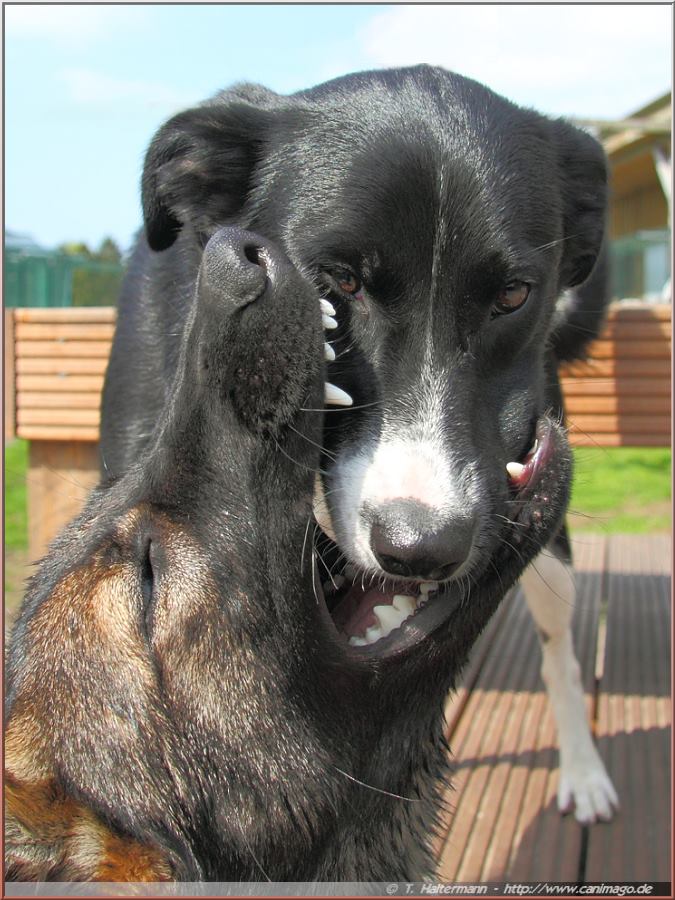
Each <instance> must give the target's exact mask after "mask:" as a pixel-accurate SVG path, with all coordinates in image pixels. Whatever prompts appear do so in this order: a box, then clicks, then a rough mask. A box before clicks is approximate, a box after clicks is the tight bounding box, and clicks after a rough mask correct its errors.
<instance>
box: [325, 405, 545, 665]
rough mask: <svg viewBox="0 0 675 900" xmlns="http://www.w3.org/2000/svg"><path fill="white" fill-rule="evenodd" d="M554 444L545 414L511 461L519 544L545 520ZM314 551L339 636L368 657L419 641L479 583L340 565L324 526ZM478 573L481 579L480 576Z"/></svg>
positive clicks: (513, 524) (508, 470) (509, 474)
mask: <svg viewBox="0 0 675 900" xmlns="http://www.w3.org/2000/svg"><path fill="white" fill-rule="evenodd" d="M555 447H556V441H555V428H554V426H553V424H552V423H551V421H550V420H549V419H547V418H545V417H542V418H541V419H540V420H539V421H538V423H537V427H536V432H535V439H534V443H533V445H532V447H531V448H530V449H529V450H528V452H527V453H526V454H525V456H524V457H523V458H522V460H521V461H520V462H509V463H508V464H507V466H506V473H507V478H508V481H509V487H510V495H511V498H512V499H514V500H516V501H517V503H516V509H517V512H515V513H514V514H513V516H514V517H513V519H511V527H513V528H515V529H516V530H518V531H519V535H518V538H519V540H518V543H520V542H521V541H522V536H523V535H522V532H523V530H525V529H526V528H527V527H528V526H529V525H531V524H532V522H539V521H541V510H540V509H539V506H540V505H541V504H542V503H544V504H545V503H547V502H548V499H549V498H548V496H547V491H546V489H545V485H546V482H547V481H548V480H549V478H550V473H549V468H550V467H549V464H550V462H551V460H552V459H553V458H554V456H555ZM540 488H541V490H540ZM507 527H508V526H507ZM315 555H316V567H315V572H316V577H315V584H316V589H317V594H318V595H320V596H321V597H322V598H323V600H324V601H325V603H326V607H327V609H328V611H329V613H330V617H331V619H332V621H333V624H334V626H335V628H336V629H337V632H338V634H339V636H340V639H341V640H342V642H343V643H345V644H347V645H349V647H350V648H353V649H354V652H355V653H357V654H364V655H366V656H368V657H372V656H377V657H380V656H389V655H391V654H392V653H398V652H401V651H403V650H406V649H408V648H409V647H412V646H413V645H415V644H417V643H418V642H419V641H421V640H422V639H424V638H425V637H426V636H427V635H429V634H431V632H432V631H434V630H435V629H436V628H437V627H438V626H439V625H441V624H443V623H444V622H447V621H448V620H449V619H450V618H451V616H453V614H454V613H455V612H456V611H457V610H458V609H459V607H460V606H461V605H462V601H463V600H465V599H467V598H468V595H469V592H470V591H471V590H472V589H473V588H474V587H476V586H477V582H476V581H475V579H471V578H456V579H452V578H451V579H449V580H447V581H443V582H437V581H421V580H405V581H397V580H395V579H393V578H391V577H389V576H385V575H384V574H383V573H382V572H366V571H364V570H358V569H356V568H355V567H354V566H352V565H351V564H350V563H347V564H346V565H345V564H343V565H342V567H340V565H339V563H338V561H339V560H341V559H342V560H343V559H344V557H343V555H342V553H341V551H340V550H339V548H338V546H337V545H336V544H335V542H334V541H333V540H332V539H331V538H330V537H328V535H326V534H325V532H323V531H322V530H321V529H320V527H317V538H316V540H315ZM486 565H487V564H486ZM487 569H489V566H487ZM483 570H486V566H484V567H483ZM477 577H478V583H479V582H480V575H478V576H477Z"/></svg>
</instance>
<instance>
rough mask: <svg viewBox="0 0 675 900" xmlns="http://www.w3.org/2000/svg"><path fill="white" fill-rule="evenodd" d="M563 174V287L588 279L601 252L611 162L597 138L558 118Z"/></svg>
mask: <svg viewBox="0 0 675 900" xmlns="http://www.w3.org/2000/svg"><path fill="white" fill-rule="evenodd" d="M553 129H554V140H555V143H556V147H557V150H558V160H559V162H558V165H559V169H560V173H561V183H562V201H563V216H564V244H563V253H562V258H561V263H560V275H561V283H560V288H561V289H562V288H569V287H574V286H575V285H577V284H581V283H582V282H583V281H585V280H586V279H587V278H588V276H589V275H590V274H591V271H592V270H593V266H594V265H595V262H596V260H597V258H598V255H599V253H600V247H601V245H602V239H603V235H604V232H605V217H606V209H607V163H606V159H605V154H604V151H603V149H602V147H601V146H600V144H599V143H598V141H596V140H595V138H593V137H591V136H590V135H589V134H587V133H586V132H584V131H581V130H579V129H578V128H575V127H574V126H573V125H570V124H569V122H565V121H563V120H558V121H556V122H554V124H553Z"/></svg>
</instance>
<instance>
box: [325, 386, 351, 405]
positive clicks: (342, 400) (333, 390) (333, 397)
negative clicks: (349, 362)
mask: <svg viewBox="0 0 675 900" xmlns="http://www.w3.org/2000/svg"><path fill="white" fill-rule="evenodd" d="M324 400H325V402H326V403H330V404H332V405H333V406H351V405H352V403H353V402H354V401H353V400H352V398H351V397H350V396H349V394H348V393H347V392H346V391H343V390H342V388H339V387H337V385H335V384H331V383H330V382H329V381H327V382H326V390H325V394H324Z"/></svg>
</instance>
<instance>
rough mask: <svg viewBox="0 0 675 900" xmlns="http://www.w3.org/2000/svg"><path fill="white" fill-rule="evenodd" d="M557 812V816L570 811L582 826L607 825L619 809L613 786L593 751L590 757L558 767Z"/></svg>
mask: <svg viewBox="0 0 675 900" xmlns="http://www.w3.org/2000/svg"><path fill="white" fill-rule="evenodd" d="M558 809H559V810H560V812H561V813H568V812H571V811H572V809H574V817H575V818H576V820H577V821H578V822H580V823H581V824H582V825H592V824H593V823H594V822H610V821H611V820H612V818H613V816H614V813H615V811H617V810H618V809H619V798H618V797H617V793H616V791H615V790H614V785H613V784H612V781H611V779H610V777H609V775H608V774H607V770H606V769H605V766H604V764H603V762H602V760H601V759H600V757H599V756H598V754H597V752H596V751H595V748H593V755H592V756H586V757H585V758H584V759H577V760H575V761H574V762H573V763H571V764H567V765H564V764H561V767H560V784H559V786H558Z"/></svg>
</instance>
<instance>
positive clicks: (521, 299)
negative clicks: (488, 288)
mask: <svg viewBox="0 0 675 900" xmlns="http://www.w3.org/2000/svg"><path fill="white" fill-rule="evenodd" d="M529 296H530V285H529V284H526V282H524V281H512V282H511V283H510V284H507V285H506V287H505V288H504V289H503V290H501V291H500V292H499V293H498V294H497V299H496V300H495V302H494V304H493V306H492V317H493V318H494V317H495V316H503V315H505V314H506V313H512V312H515V311H516V310H517V309H520V307H521V306H522V305H523V304H524V303H525V301H526V300H527V298H528V297H529Z"/></svg>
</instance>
